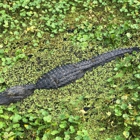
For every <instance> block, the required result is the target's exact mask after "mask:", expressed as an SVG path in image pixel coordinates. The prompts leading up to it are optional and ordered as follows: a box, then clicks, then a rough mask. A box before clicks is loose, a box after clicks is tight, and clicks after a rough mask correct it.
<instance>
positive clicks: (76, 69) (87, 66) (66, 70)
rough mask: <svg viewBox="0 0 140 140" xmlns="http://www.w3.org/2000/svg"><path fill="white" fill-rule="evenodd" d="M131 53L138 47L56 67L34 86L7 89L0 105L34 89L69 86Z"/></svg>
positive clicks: (6, 103) (15, 99)
mask: <svg viewBox="0 0 140 140" xmlns="http://www.w3.org/2000/svg"><path fill="white" fill-rule="evenodd" d="M133 51H136V52H140V48H139V47H132V48H126V49H117V50H113V51H110V52H107V53H103V54H100V55H98V56H95V57H93V58H91V59H89V60H83V61H80V62H77V63H74V64H66V65H62V66H57V67H56V68H54V69H52V70H50V71H49V72H48V73H46V74H44V75H42V76H41V77H40V78H39V79H38V80H37V82H36V83H35V84H27V85H19V86H14V87H11V88H9V89H7V90H6V91H4V92H1V93H0V105H8V104H10V103H15V102H17V101H21V100H22V99H24V98H26V97H28V96H29V95H31V94H33V93H34V90H36V89H57V88H60V87H63V86H65V85H67V84H70V83H72V82H74V81H76V80H77V79H79V78H81V77H83V76H84V74H85V73H86V72H87V71H89V70H92V69H93V68H96V67H98V66H101V65H104V64H105V63H107V62H110V61H111V60H114V59H115V58H116V57H122V56H124V54H125V53H129V54H131V53H132V52H133Z"/></svg>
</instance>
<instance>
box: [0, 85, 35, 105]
mask: <svg viewBox="0 0 140 140" xmlns="http://www.w3.org/2000/svg"><path fill="white" fill-rule="evenodd" d="M34 90H35V85H34V84H30V85H23V86H14V87H11V88H9V89H7V90H6V91H4V92H1V93H0V105H8V104H10V103H15V102H17V101H20V100H22V99H24V98H26V97H28V96H29V95H31V94H33V93H34Z"/></svg>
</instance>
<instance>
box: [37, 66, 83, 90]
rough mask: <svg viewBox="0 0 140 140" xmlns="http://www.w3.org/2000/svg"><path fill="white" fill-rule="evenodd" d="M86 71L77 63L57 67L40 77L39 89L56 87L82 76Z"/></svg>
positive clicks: (38, 81)
mask: <svg viewBox="0 0 140 140" xmlns="http://www.w3.org/2000/svg"><path fill="white" fill-rule="evenodd" d="M84 73H85V71H83V70H81V69H80V68H79V67H77V66H76V64H67V65H63V66H60V67H56V68H54V69H52V70H51V71H49V72H48V73H46V74H44V75H43V76H42V77H40V78H39V79H38V80H37V82H36V88H37V89H56V88H59V87H62V86H64V85H67V84H69V83H71V82H72V81H75V80H76V79H79V78H81V77H82V76H83V75H84Z"/></svg>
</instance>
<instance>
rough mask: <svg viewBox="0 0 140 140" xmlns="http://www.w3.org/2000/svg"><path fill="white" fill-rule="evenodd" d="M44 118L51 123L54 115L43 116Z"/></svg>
mask: <svg viewBox="0 0 140 140" xmlns="http://www.w3.org/2000/svg"><path fill="white" fill-rule="evenodd" d="M43 120H44V121H46V122H48V123H50V122H51V120H52V116H51V115H48V116H45V117H43Z"/></svg>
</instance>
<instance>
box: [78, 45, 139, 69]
mask: <svg viewBox="0 0 140 140" xmlns="http://www.w3.org/2000/svg"><path fill="white" fill-rule="evenodd" d="M133 51H136V52H140V48H138V47H133V48H126V49H117V50H113V51H110V52H107V53H103V54H100V55H98V56H95V57H93V58H91V59H89V60H86V61H81V62H78V63H77V66H79V67H80V68H81V69H82V70H85V71H86V70H91V69H92V68H93V67H94V68H96V67H97V66H100V65H104V64H105V63H107V62H110V61H112V60H114V59H115V58H117V57H122V56H124V54H126V53H129V54H131V53H132V52H133Z"/></svg>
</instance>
